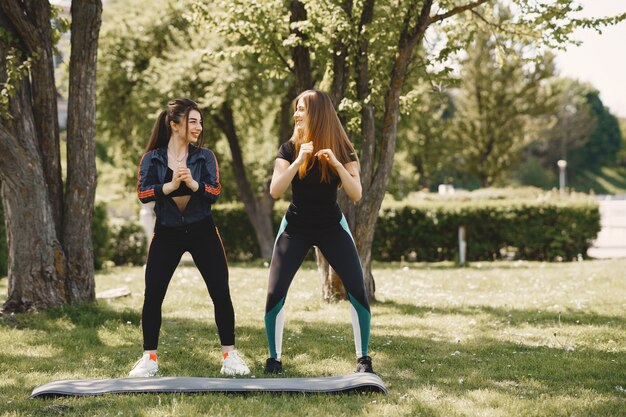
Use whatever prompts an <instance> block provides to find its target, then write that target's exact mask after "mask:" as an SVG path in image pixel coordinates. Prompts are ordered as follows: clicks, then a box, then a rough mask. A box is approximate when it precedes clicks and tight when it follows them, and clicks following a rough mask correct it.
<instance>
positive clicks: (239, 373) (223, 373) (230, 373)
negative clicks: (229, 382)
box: [220, 368, 250, 376]
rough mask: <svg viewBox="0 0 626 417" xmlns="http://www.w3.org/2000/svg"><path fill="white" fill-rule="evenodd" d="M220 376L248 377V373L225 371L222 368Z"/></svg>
mask: <svg viewBox="0 0 626 417" xmlns="http://www.w3.org/2000/svg"><path fill="white" fill-rule="evenodd" d="M220 374H222V375H231V376H232V375H250V371H247V372H246V371H241V372H239V371H226V370H224V368H222V369H220Z"/></svg>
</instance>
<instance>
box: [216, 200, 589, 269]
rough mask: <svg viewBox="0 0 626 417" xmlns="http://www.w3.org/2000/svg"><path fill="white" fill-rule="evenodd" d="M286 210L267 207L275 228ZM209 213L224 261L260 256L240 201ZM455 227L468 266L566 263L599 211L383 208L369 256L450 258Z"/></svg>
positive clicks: (584, 205) (490, 204)
mask: <svg viewBox="0 0 626 417" xmlns="http://www.w3.org/2000/svg"><path fill="white" fill-rule="evenodd" d="M286 207H287V205H286V204H284V202H280V203H278V204H277V205H276V207H275V208H274V227H275V229H277V228H278V224H279V222H280V219H281V217H282V215H283V214H284V212H285V210H286ZM213 216H214V218H215V222H216V224H217V225H218V227H219V229H220V233H221V234H222V237H223V240H224V247H225V249H226V253H227V254H228V257H229V258H230V259H238V260H248V259H253V258H258V257H259V248H258V244H257V242H256V237H255V234H254V229H253V228H252V226H251V224H250V222H249V221H248V218H247V216H246V213H245V210H244V209H243V206H242V205H241V204H236V203H232V204H224V205H221V204H220V205H217V206H216V207H215V208H214V210H213ZM460 225H465V226H466V230H467V259H468V260H469V261H478V260H494V259H502V258H512V257H514V258H517V259H527V260H544V261H555V260H566V261H569V260H573V259H575V258H577V257H578V256H579V255H582V256H583V257H585V256H586V253H587V249H588V248H589V247H590V245H591V242H592V240H593V239H595V237H596V236H597V234H598V232H599V231H600V212H599V209H598V205H597V204H596V203H595V202H594V201H593V200H590V199H572V200H555V201H527V200H514V201H511V200H497V199H496V200H490V199H487V200H478V201H455V200H448V201H441V200H439V201H428V200H424V201H420V202H413V203H410V204H405V203H387V204H384V205H383V208H382V209H381V211H380V216H379V219H378V222H377V223H376V233H375V236H374V243H373V245H372V257H373V259H376V260H379V261H399V260H401V259H405V260H409V259H410V260H416V261H427V262H434V261H444V260H455V259H457V257H458V250H457V246H458V228H459V226H460Z"/></svg>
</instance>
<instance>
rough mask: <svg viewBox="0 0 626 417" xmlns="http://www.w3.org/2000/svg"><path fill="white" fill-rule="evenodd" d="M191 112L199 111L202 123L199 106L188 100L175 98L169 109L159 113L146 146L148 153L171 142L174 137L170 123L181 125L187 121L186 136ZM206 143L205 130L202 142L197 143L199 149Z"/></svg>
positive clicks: (168, 105) (201, 133)
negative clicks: (171, 137)
mask: <svg viewBox="0 0 626 417" xmlns="http://www.w3.org/2000/svg"><path fill="white" fill-rule="evenodd" d="M191 110H197V111H198V113H200V123H202V120H203V116H202V112H201V111H200V108H199V107H198V105H197V104H196V103H195V102H194V101H193V100H189V99H188V98H175V99H174V100H170V101H169V102H168V103H167V108H166V109H165V110H163V111H162V112H161V113H159V117H157V119H156V122H154V126H153V127H152V133H150V140H148V146H146V152H148V151H151V150H153V149H157V148H163V147H166V146H167V145H168V143H169V142H170V136H172V127H171V126H170V122H175V123H181V122H182V121H183V120H184V121H185V123H186V124H185V135H186V134H187V129H188V127H189V120H188V118H189V112H190V111H191ZM203 143H204V129H202V132H200V141H199V142H198V143H196V146H197V147H198V148H201V147H202V144H203Z"/></svg>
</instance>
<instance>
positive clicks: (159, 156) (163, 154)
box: [152, 144, 206, 165]
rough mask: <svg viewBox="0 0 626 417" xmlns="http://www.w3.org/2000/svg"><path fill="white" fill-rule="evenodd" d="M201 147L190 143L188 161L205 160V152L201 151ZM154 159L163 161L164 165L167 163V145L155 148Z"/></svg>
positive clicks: (191, 162) (190, 162)
mask: <svg viewBox="0 0 626 417" xmlns="http://www.w3.org/2000/svg"><path fill="white" fill-rule="evenodd" d="M201 150H202V149H201V148H198V147H197V146H195V145H192V144H189V147H188V149H187V152H189V156H188V157H187V162H188V163H189V164H193V163H195V162H196V161H198V160H204V159H206V158H205V156H204V153H203V152H201ZM152 159H153V160H154V159H156V160H158V161H160V162H161V163H163V164H164V165H167V146H164V147H162V148H157V149H155V150H154V152H153V153H152Z"/></svg>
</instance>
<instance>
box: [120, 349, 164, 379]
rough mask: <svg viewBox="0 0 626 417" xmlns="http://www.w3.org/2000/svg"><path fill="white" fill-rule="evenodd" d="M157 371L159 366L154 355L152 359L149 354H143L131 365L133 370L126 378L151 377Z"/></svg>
mask: <svg viewBox="0 0 626 417" xmlns="http://www.w3.org/2000/svg"><path fill="white" fill-rule="evenodd" d="M158 370H159V364H158V362H157V361H156V355H154V359H152V358H150V354H149V353H144V355H143V356H142V357H141V359H139V360H138V361H137V362H136V363H135V365H133V369H131V371H130V372H129V373H128V376H153V375H154V374H156V373H157V371H158Z"/></svg>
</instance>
